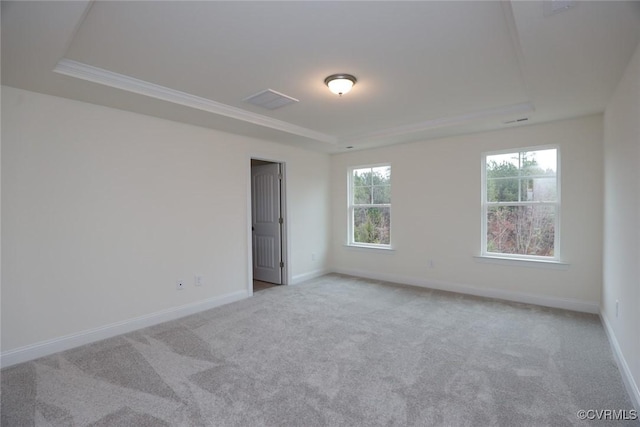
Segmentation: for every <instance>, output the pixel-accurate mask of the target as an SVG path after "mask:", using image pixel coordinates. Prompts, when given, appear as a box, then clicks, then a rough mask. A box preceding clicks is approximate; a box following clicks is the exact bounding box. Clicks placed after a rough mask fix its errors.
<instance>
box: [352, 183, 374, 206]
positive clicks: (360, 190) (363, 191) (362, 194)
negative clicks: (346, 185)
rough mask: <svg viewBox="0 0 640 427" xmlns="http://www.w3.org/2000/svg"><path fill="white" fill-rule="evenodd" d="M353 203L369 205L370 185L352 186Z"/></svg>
mask: <svg viewBox="0 0 640 427" xmlns="http://www.w3.org/2000/svg"><path fill="white" fill-rule="evenodd" d="M353 204H355V205H370V204H371V187H353Z"/></svg>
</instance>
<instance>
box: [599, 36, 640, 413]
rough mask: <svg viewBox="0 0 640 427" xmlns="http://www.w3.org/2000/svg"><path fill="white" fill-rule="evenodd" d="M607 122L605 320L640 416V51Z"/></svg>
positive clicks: (609, 109)
mask: <svg viewBox="0 0 640 427" xmlns="http://www.w3.org/2000/svg"><path fill="white" fill-rule="evenodd" d="M604 117H605V120H604V129H605V132H604V159H605V162H604V170H605V173H604V182H605V186H604V202H605V203H604V206H605V208H604V231H605V239H604V276H603V277H604V281H603V282H604V283H603V290H602V318H603V320H604V321H605V324H606V325H607V327H608V328H609V333H610V338H611V339H612V341H613V343H614V347H617V351H618V352H619V354H618V356H619V357H620V358H621V359H622V362H623V365H624V364H626V369H628V372H627V374H628V376H627V378H626V379H627V386H628V387H629V388H630V389H631V392H632V396H634V398H635V404H636V407H637V408H638V410H640V392H639V391H638V386H639V385H640V45H639V46H638V48H637V49H636V52H635V54H634V56H633V58H632V59H631V62H630V63H629V65H628V67H627V69H626V71H625V74H624V76H623V78H622V79H621V80H620V83H619V84H618V87H617V88H616V91H615V93H614V95H613V97H612V98H611V100H610V101H609V104H608V105H607V108H606V110H605V116H604ZM616 301H618V302H619V307H618V315H617V316H616Z"/></svg>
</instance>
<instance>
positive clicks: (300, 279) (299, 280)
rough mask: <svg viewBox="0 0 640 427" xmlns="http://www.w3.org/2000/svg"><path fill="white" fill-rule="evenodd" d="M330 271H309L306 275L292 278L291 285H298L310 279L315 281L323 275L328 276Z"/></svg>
mask: <svg viewBox="0 0 640 427" xmlns="http://www.w3.org/2000/svg"><path fill="white" fill-rule="evenodd" d="M330 272H331V271H330V270H327V269H324V268H323V269H321V270H314V271H309V272H307V273H303V274H297V275H295V276H293V278H292V279H291V282H290V283H291V284H292V285H299V284H300V283H303V282H306V281H307V280H311V279H316V278H318V277H322V276H324V275H325V274H329V273H330Z"/></svg>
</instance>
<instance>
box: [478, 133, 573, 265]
mask: <svg viewBox="0 0 640 427" xmlns="http://www.w3.org/2000/svg"><path fill="white" fill-rule="evenodd" d="M544 150H556V175H555V178H556V201H555V202H530V201H529V202H522V201H519V202H489V201H487V156H494V155H500V154H510V153H514V154H515V153H518V154H520V153H523V152H528V151H544ZM480 160H481V176H480V185H481V188H480V203H481V205H480V206H481V210H482V218H481V224H480V256H481V257H486V258H495V259H498V258H501V259H508V258H514V259H517V260H520V261H524V260H532V261H544V262H552V263H553V262H555V263H557V264H563V263H562V261H561V260H560V256H561V247H560V237H561V224H562V196H561V193H562V181H561V179H562V178H561V175H562V171H561V166H560V164H561V157H560V146H559V145H558V144H546V145H538V146H531V147H515V148H509V149H502V150H495V151H485V152H483V153H482V156H481V159H480ZM519 179H520V175H518V180H519ZM491 206H553V207H555V217H554V235H553V237H554V239H553V247H554V256H553V257H539V256H529V255H524V254H514V255H513V256H512V255H510V254H502V253H494V252H488V251H487V215H488V209H489V207H491Z"/></svg>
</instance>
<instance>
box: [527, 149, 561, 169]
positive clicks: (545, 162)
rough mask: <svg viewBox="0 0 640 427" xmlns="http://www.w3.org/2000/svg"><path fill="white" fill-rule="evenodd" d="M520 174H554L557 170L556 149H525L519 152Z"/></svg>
mask: <svg viewBox="0 0 640 427" xmlns="http://www.w3.org/2000/svg"><path fill="white" fill-rule="evenodd" d="M520 156H521V164H522V167H521V169H522V175H526V176H531V175H547V176H556V171H557V170H558V159H557V157H558V150H556V149H555V148H553V149H549V150H536V151H526V152H523V153H520Z"/></svg>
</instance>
